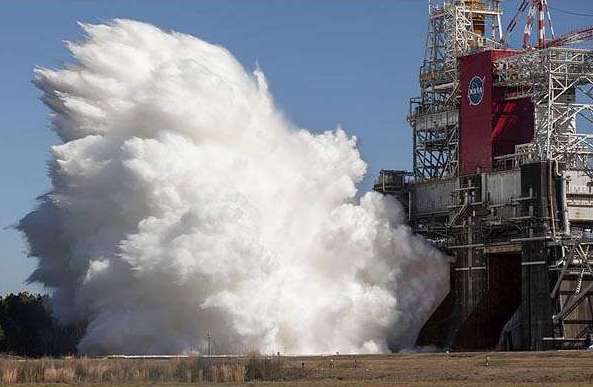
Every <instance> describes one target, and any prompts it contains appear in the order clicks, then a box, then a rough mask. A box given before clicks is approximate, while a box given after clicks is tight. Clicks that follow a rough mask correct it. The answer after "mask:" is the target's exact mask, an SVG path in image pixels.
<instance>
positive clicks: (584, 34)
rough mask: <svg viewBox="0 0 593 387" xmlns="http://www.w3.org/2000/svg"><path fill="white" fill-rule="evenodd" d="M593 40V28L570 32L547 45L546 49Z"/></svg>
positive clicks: (548, 42)
mask: <svg viewBox="0 0 593 387" xmlns="http://www.w3.org/2000/svg"><path fill="white" fill-rule="evenodd" d="M589 39H593V26H589V27H587V28H582V29H580V30H576V31H572V32H569V33H568V34H565V35H562V36H560V37H558V38H556V39H552V40H550V41H547V42H546V43H545V47H559V46H565V45H567V44H574V43H579V42H582V41H584V40H589Z"/></svg>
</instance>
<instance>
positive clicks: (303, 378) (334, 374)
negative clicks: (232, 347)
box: [20, 351, 593, 387]
mask: <svg viewBox="0 0 593 387" xmlns="http://www.w3.org/2000/svg"><path fill="white" fill-rule="evenodd" d="M281 361H282V371H281V375H280V377H279V380H277V381H274V382H250V383H245V384H225V385H226V386H235V385H236V386H239V385H240V386H249V385H254V384H257V385H262V386H268V385H269V386H276V385H279V386H285V387H288V386H295V387H296V386H299V387H302V386H320V387H321V386H391V385H394V384H398V385H404V386H450V385H463V386H585V385H592V384H593V351H591V352H586V351H553V352H552V351H550V352H507V353H503V352H491V353H451V354H445V353H438V354H394V355H358V356H324V357H282V358H281ZM209 385H212V384H204V386H209ZM20 386H23V387H25V386H28V385H24V384H20ZM31 386H32V385H31ZM34 386H35V387H40V386H42V385H41V384H37V385H34ZM48 386H52V387H56V386H57V385H56V384H51V385H48ZM89 386H90V385H89ZM93 386H99V385H93ZM103 386H104V385H103ZM126 386H131V385H126ZM167 386H169V387H173V386H178V384H167Z"/></svg>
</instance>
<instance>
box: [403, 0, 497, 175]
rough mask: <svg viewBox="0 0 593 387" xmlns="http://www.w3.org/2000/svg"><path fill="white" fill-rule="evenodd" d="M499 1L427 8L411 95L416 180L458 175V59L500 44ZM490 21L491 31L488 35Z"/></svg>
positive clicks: (458, 1) (451, 1)
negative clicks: (423, 41)
mask: <svg viewBox="0 0 593 387" xmlns="http://www.w3.org/2000/svg"><path fill="white" fill-rule="evenodd" d="M501 15H502V12H501V11H500V4H499V1H498V0H488V1H483V0H445V1H444V2H443V4H442V6H440V7H430V8H429V28H428V36H427V40H426V47H425V54H424V62H423V64H422V66H421V68H420V88H421V95H420V97H418V98H413V99H411V100H410V113H409V116H408V121H409V122H410V125H411V126H412V130H413V141H414V144H413V162H414V165H413V172H414V176H415V178H416V180H425V179H432V178H441V177H447V176H456V175H457V172H458V145H459V72H458V68H457V59H458V58H459V57H460V56H463V55H466V54H468V53H470V52H472V51H475V50H484V49H491V48H498V47H501V43H500V40H501V39H502V30H501V27H500V17H501ZM487 26H489V29H490V32H491V36H490V37H487V36H486V32H487V31H486V30H487Z"/></svg>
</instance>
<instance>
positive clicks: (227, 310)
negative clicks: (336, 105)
mask: <svg viewBox="0 0 593 387" xmlns="http://www.w3.org/2000/svg"><path fill="white" fill-rule="evenodd" d="M81 27H82V29H83V30H84V32H85V37H84V39H82V40H81V41H80V42H69V43H67V46H68V48H69V50H70V51H71V52H72V55H73V58H74V60H73V63H72V64H70V65H67V66H65V67H63V68H59V69H48V68H37V69H36V70H35V74H34V83H35V85H36V86H37V87H38V88H39V89H41V90H42V92H43V97H42V99H43V101H44V102H45V103H46V104H47V106H48V107H49V108H50V109H51V120H52V124H53V125H52V127H53V130H54V131H55V132H56V133H57V135H58V136H59V139H60V144H59V145H55V146H53V147H51V161H50V163H49V170H50V172H49V173H50V177H51V183H52V189H51V191H50V192H49V193H47V194H45V195H44V196H42V197H41V198H40V202H39V206H38V208H36V209H35V210H34V211H32V212H31V213H29V214H28V215H27V216H25V217H24V218H23V219H22V220H21V221H20V224H19V226H18V227H19V229H20V230H21V231H23V233H24V234H25V236H26V238H27V241H28V244H29V247H30V254H31V255H32V256H35V257H37V258H38V262H39V264H38V267H37V269H36V270H35V271H34V273H33V274H32V275H31V277H30V280H31V281H33V282H38V283H40V284H42V285H44V286H46V287H48V288H50V289H52V290H53V310H54V312H55V314H56V317H57V318H59V320H60V321H61V322H63V323H69V322H73V321H80V320H84V321H87V322H88V329H87V331H86V334H85V336H84V338H83V339H82V341H81V342H80V350H81V351H82V352H85V353H89V354H101V353H179V352H184V351H191V350H203V348H204V345H205V344H204V343H205V340H206V336H207V334H208V332H210V334H211V336H212V337H214V338H215V340H216V350H217V351H218V352H224V353H230V352H234V353H238V352H242V351H247V350H254V349H256V350H260V351H262V352H267V353H270V352H273V353H275V352H278V351H280V352H282V353H328V352H331V353H333V352H336V351H339V352H341V353H352V352H365V353H372V352H384V351H388V350H389V349H392V350H393V349H398V348H404V347H408V346H411V345H413V343H414V340H415V338H416V335H417V333H418V330H419V329H420V327H421V325H422V323H423V322H424V321H425V320H426V319H427V318H428V316H429V314H430V313H431V312H432V310H433V309H434V308H435V306H436V304H437V303H438V302H439V301H440V300H441V299H442V298H443V296H444V294H445V293H446V292H447V290H448V289H447V286H448V285H447V281H448V279H447V263H446V260H445V259H444V257H443V256H442V255H441V254H440V253H438V252H437V251H436V250H434V249H433V248H431V247H430V246H429V245H428V244H427V243H426V242H425V241H424V240H422V239H421V238H419V237H416V236H413V235H412V234H411V232H410V230H409V228H408V227H407V226H405V225H403V224H402V216H403V215H402V211H401V208H400V205H399V204H398V203H397V202H396V201H395V200H393V199H392V198H389V197H383V196H381V195H379V194H376V193H367V194H364V195H362V196H361V198H360V199H357V196H356V193H357V188H356V187H357V184H358V183H359V182H360V181H361V180H362V178H363V176H364V174H365V171H366V164H365V163H364V162H363V161H362V159H361V157H360V154H359V151H358V149H357V147H356V138H354V137H351V136H348V135H347V134H346V133H345V132H344V131H343V130H342V129H340V128H337V129H335V130H331V131H326V132H323V133H319V134H316V133H313V132H310V131H308V130H305V129H299V128H297V127H295V126H294V125H293V124H291V123H290V122H287V120H286V119H285V118H284V117H283V115H282V114H281V113H280V112H279V110H278V108H277V107H276V106H275V105H274V101H273V99H272V97H271V94H270V92H269V90H268V86H267V84H266V79H265V77H264V74H263V73H262V71H260V70H259V69H256V70H255V71H253V72H252V73H249V72H247V71H246V70H245V69H244V68H243V67H242V66H241V64H240V63H239V62H238V61H237V60H236V59H235V58H234V57H233V56H232V55H231V54H230V53H229V52H228V51H227V50H225V49H224V48H222V47H219V46H215V45H212V44H209V43H206V42H204V41H202V40H200V39H197V38H195V37H192V36H189V35H185V34H180V33H176V32H164V31H162V30H159V29H158V28H156V27H154V26H152V25H149V24H145V23H140V22H136V21H130V20H114V21H112V22H110V23H108V24H100V25H90V24H81Z"/></svg>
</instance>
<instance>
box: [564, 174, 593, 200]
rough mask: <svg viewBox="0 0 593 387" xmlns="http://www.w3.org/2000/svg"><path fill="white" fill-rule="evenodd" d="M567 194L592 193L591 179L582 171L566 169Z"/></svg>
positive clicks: (592, 182)
mask: <svg viewBox="0 0 593 387" xmlns="http://www.w3.org/2000/svg"><path fill="white" fill-rule="evenodd" d="M566 180H567V182H568V184H567V191H566V193H567V194H568V195H570V194H577V195H583V194H585V195H593V181H592V180H591V178H590V177H589V176H588V175H587V174H586V173H585V172H583V171H574V170H573V171H566Z"/></svg>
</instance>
